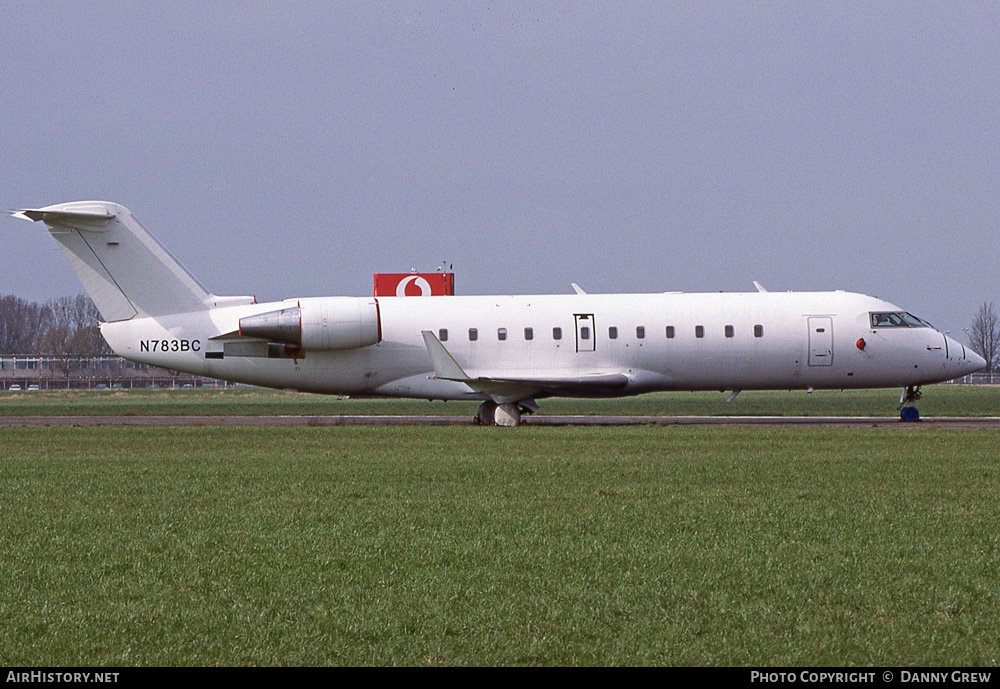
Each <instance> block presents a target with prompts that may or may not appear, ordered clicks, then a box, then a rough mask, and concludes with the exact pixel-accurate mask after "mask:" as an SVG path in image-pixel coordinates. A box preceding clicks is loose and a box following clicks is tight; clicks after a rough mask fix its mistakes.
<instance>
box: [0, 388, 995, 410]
mask: <svg viewBox="0 0 1000 689" xmlns="http://www.w3.org/2000/svg"><path fill="white" fill-rule="evenodd" d="M899 392H900V391H899V390H845V391H836V390H817V391H815V392H813V393H807V392H805V391H801V390H800V391H775V392H759V391H748V392H744V393H741V394H740V395H739V397H737V398H736V399H735V400H734V401H733V402H731V403H727V402H726V397H727V396H728V393H720V392H664V393H655V394H650V395H641V396H639V397H627V398H623V399H608V400H574V399H545V400H541V401H540V405H541V413H542V414H551V415H561V414H591V415H600V414H639V415H667V416H672V415H696V416H701V415H718V416H743V415H755V416H761V415H767V416H770V415H777V416H895V415H896V405H897V404H898V403H899ZM476 406H477V405H476V403H473V402H428V401H427V400H394V399H337V398H336V397H330V396H326V395H311V394H308V393H297V392H283V391H280V390H268V389H264V388H246V387H244V388H229V389H217V388H201V389H186V390H169V389H160V390H139V389H137V390H90V391H88V390H52V391H44V390H43V391H34V392H13V393H12V392H0V416H37V415H42V416H48V415H66V414H73V415H89V416H113V415H145V416H148V415H168V416H176V415H207V416H216V415H269V414H293V415H307V416H312V415H354V414H439V415H449V414H458V415H467V416H469V417H470V418H471V417H472V415H473V414H474V413H475V410H476ZM918 406H919V407H920V412H921V414H922V415H923V416H1000V387H988V386H972V385H933V386H927V387H925V388H924V397H923V399H922V400H920V402H919V404H918Z"/></svg>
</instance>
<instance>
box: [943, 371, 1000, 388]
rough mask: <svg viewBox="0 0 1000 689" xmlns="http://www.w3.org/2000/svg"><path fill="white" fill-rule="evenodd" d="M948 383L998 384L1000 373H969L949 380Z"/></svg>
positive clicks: (999, 382)
mask: <svg viewBox="0 0 1000 689" xmlns="http://www.w3.org/2000/svg"><path fill="white" fill-rule="evenodd" d="M947 384H948V385H1000V373H998V372H997V371H993V372H991V373H970V374H969V375H967V376H962V377H961V378H956V379H955V380H949V381H948V383H947Z"/></svg>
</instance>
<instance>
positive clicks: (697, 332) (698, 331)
mask: <svg viewBox="0 0 1000 689" xmlns="http://www.w3.org/2000/svg"><path fill="white" fill-rule="evenodd" d="M694 336H695V337H705V326H703V325H696V326H694Z"/></svg>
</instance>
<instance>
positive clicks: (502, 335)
mask: <svg viewBox="0 0 1000 689" xmlns="http://www.w3.org/2000/svg"><path fill="white" fill-rule="evenodd" d="M497 339H498V340H500V341H501V342H503V341H504V340H506V339H507V328H497Z"/></svg>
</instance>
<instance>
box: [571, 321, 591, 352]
mask: <svg viewBox="0 0 1000 689" xmlns="http://www.w3.org/2000/svg"><path fill="white" fill-rule="evenodd" d="M573 318H575V319H576V351H578V352H593V351H594V348H595V341H596V339H597V338H596V334H597V329H596V328H595V327H594V314H592V313H574V314H573Z"/></svg>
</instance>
